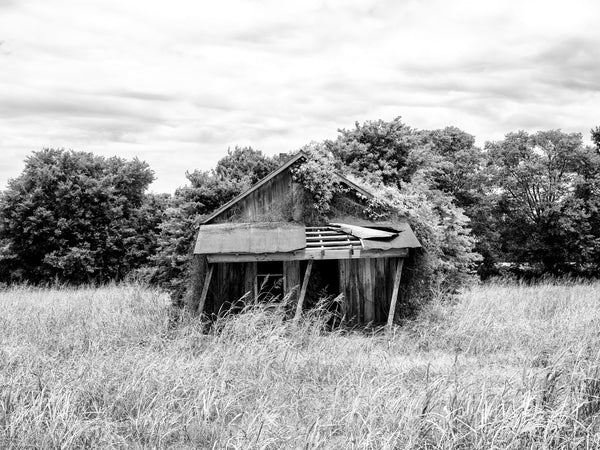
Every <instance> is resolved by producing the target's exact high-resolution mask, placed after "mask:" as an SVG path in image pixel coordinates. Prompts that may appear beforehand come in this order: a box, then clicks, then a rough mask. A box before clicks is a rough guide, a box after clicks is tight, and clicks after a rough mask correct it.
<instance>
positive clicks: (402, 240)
mask: <svg viewBox="0 0 600 450" xmlns="http://www.w3.org/2000/svg"><path fill="white" fill-rule="evenodd" d="M420 246H421V244H420V243H419V241H418V240H417V238H416V236H415V235H414V233H413V232H412V230H411V228H410V226H409V225H408V224H407V223H395V224H389V223H386V224H385V225H381V224H377V223H368V226H367V225H365V224H364V223H363V224H361V225H354V224H346V223H340V222H335V223H330V224H328V225H325V226H320V227H305V226H304V225H301V224H297V223H289V222H258V223H225V224H210V225H201V226H200V231H199V233H198V239H197V241H196V247H195V250H194V253H196V254H201V255H206V256H207V258H208V260H209V262H250V261H285V260H287V261H291V260H308V259H355V258H377V257H392V256H400V257H401V256H406V255H407V254H408V249H409V248H418V247H420Z"/></svg>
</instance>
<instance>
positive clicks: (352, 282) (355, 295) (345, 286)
mask: <svg viewBox="0 0 600 450" xmlns="http://www.w3.org/2000/svg"><path fill="white" fill-rule="evenodd" d="M339 264H340V270H339V275H340V290H341V291H342V293H343V294H344V302H343V314H344V315H345V316H346V320H348V321H350V322H354V323H359V324H367V323H369V322H375V323H382V322H385V321H386V320H387V316H388V312H389V308H390V299H391V296H392V289H393V284H394V273H395V270H396V265H397V264H398V258H366V259H342V260H340V261H339Z"/></svg>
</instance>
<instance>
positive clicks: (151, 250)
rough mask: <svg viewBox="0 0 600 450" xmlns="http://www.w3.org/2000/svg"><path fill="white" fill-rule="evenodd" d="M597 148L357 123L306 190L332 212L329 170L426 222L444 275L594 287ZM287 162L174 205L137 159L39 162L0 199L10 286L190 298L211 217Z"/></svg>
mask: <svg viewBox="0 0 600 450" xmlns="http://www.w3.org/2000/svg"><path fill="white" fill-rule="evenodd" d="M591 139H592V143H593V145H591V146H588V145H584V143H583V137H582V136H581V134H578V133H565V132H562V131H560V130H548V131H538V132H536V133H527V132H525V131H517V132H512V133H508V134H507V135H506V136H505V137H504V139H502V140H499V141H493V142H486V143H485V145H484V146H483V148H480V147H478V146H476V145H475V138H474V137H473V136H472V135H470V134H468V133H466V132H465V131H462V130H460V129H458V128H456V127H446V128H444V129H437V130H419V129H416V128H412V127H410V126H408V125H407V124H405V123H404V122H402V120H401V118H399V117H398V118H395V119H393V120H391V121H383V120H375V121H366V122H364V123H362V124H361V123H358V122H357V123H356V125H355V127H354V128H351V129H341V130H339V132H338V136H337V138H336V139H333V140H326V141H323V142H313V143H311V144H309V145H307V146H306V147H305V148H304V151H305V152H307V153H308V154H311V155H313V156H314V158H317V159H319V158H320V160H318V161H317V162H316V163H313V164H312V165H311V164H310V161H309V162H307V164H306V165H305V166H304V167H303V169H302V170H301V172H299V174H300V175H299V176H301V177H302V179H303V182H304V183H305V185H306V186H307V187H309V188H310V189H309V190H311V192H312V194H313V197H314V198H315V202H316V203H315V204H317V203H319V204H320V205H321V207H323V205H325V203H323V199H326V200H327V199H328V198H330V197H331V196H332V195H333V193H332V192H330V191H328V189H330V188H329V183H327V182H325V179H323V180H320V179H319V170H321V171H323V167H324V164H329V165H330V166H327V167H328V169H327V170H330V169H331V168H334V169H336V170H341V171H343V172H345V173H347V174H350V175H352V176H354V177H355V179H356V180H359V181H360V182H362V183H364V184H365V185H368V186H369V187H370V188H371V189H372V190H374V191H375V192H378V193H379V197H378V198H380V199H381V201H387V202H388V203H390V202H391V203H393V204H395V205H396V206H397V207H398V208H399V209H401V210H404V211H405V212H406V214H407V216H409V218H410V216H415V217H416V216H418V217H419V221H417V222H416V228H417V234H419V231H420V232H421V234H423V235H424V236H422V238H424V239H425V240H427V241H428V242H429V241H431V242H434V241H435V245H434V246H433V244H432V246H431V248H430V249H429V251H430V253H436V252H437V253H438V254H439V265H440V267H441V266H443V265H444V264H445V265H446V266H447V271H451V270H452V269H453V268H455V269H456V267H458V269H456V270H458V271H460V272H461V274H468V273H476V274H477V275H479V276H480V277H481V278H487V277H490V276H494V275H506V274H509V273H510V274H514V275H517V276H527V277H531V276H541V275H546V274H547V275H553V276H562V275H575V276H588V277H589V276H596V274H597V273H598V269H599V268H600V127H598V128H595V129H593V130H591ZM296 151H297V150H296ZM292 153H293V152H292ZM288 156H289V154H288V155H285V154H280V155H277V156H273V157H270V156H267V155H265V154H263V153H262V152H261V151H259V150H255V149H253V148H251V147H236V148H234V149H230V150H228V151H227V154H226V155H225V156H224V157H223V158H222V159H221V160H220V161H219V162H218V163H217V165H216V166H215V167H214V168H213V169H212V170H208V171H201V170H194V171H192V172H187V173H186V174H185V177H186V179H187V182H186V184H185V185H184V186H183V187H181V188H179V189H177V190H176V192H175V193H174V194H173V195H168V194H152V193H148V192H147V190H148V187H149V186H150V184H151V183H152V181H153V180H154V173H153V171H152V170H151V168H150V167H149V166H148V164H146V163H145V162H142V161H140V160H138V159H133V160H125V159H122V158H117V157H113V158H105V157H102V156H97V155H94V154H92V153H87V152H79V151H71V150H69V151H67V150H63V149H44V150H40V151H34V152H33V153H32V154H31V155H30V156H29V157H27V159H26V161H25V168H24V170H23V172H22V173H21V174H20V175H19V176H18V177H16V178H14V179H11V180H10V181H9V183H8V185H7V188H6V189H5V190H4V191H2V192H1V193H0V282H3V283H15V282H29V283H52V282H63V283H103V282H107V281H109V280H122V279H124V278H127V277H130V278H142V279H144V280H147V281H150V282H153V283H156V284H160V285H161V286H163V287H166V288H168V289H170V290H171V291H172V292H177V293H179V294H178V295H182V294H181V293H182V292H184V290H185V284H186V279H187V271H188V261H189V256H190V251H191V247H192V243H193V240H194V237H195V234H196V232H197V229H198V226H199V223H200V221H201V219H202V217H204V216H206V215H207V214H209V213H210V212H212V211H214V210H215V209H216V208H218V207H219V206H221V205H223V204H224V203H226V202H227V201H229V200H230V199H232V198H233V197H234V196H236V195H237V194H239V193H240V192H242V191H243V190H245V189H247V188H248V187H250V186H251V185H252V184H254V183H255V182H257V181H258V180H260V179H261V178H263V177H264V176H266V175H267V174H268V173H269V172H270V171H272V170H273V169H274V168H276V167H277V166H278V165H279V164H280V163H281V162H283V161H284V160H285V159H286V158H287V157H288ZM324 161H327V162H326V163H325V162H324ZM313 162H314V161H313ZM325 175H326V174H325ZM325 206H326V205H325ZM325 209H326V208H325ZM324 212H325V213H326V211H324ZM413 218H414V217H413ZM419 228H422V229H421V230H419ZM427 233H428V234H427ZM425 234H427V235H426V236H425ZM426 248H427V246H426Z"/></svg>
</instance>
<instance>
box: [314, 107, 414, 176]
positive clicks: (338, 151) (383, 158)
mask: <svg viewBox="0 0 600 450" xmlns="http://www.w3.org/2000/svg"><path fill="white" fill-rule="evenodd" d="M338 131H339V133H340V135H339V136H338V138H337V139H336V140H335V141H329V142H326V145H327V148H328V149H329V150H330V151H331V152H332V153H333V155H334V156H335V157H336V158H338V159H339V160H340V161H341V162H342V163H343V164H344V165H345V166H346V167H348V168H349V169H350V170H351V171H352V172H354V173H355V174H357V175H360V176H361V177H363V178H364V179H366V180H368V181H370V182H374V183H378V182H382V183H384V184H386V185H392V184H393V185H398V184H399V183H400V182H401V181H408V179H409V178H410V172H409V171H408V170H407V169H409V166H408V165H407V160H408V158H409V155H410V153H411V152H412V151H413V150H414V149H415V148H417V147H418V145H419V136H418V133H417V132H416V131H415V130H413V129H412V128H410V127H409V126H407V125H405V124H404V123H403V122H402V121H401V118H400V117H396V118H395V119H393V120H392V121H390V122H385V121H383V120H376V121H366V122H365V123H363V124H362V125H360V124H359V123H358V122H356V124H355V128H354V129H352V130H345V129H342V130H338Z"/></svg>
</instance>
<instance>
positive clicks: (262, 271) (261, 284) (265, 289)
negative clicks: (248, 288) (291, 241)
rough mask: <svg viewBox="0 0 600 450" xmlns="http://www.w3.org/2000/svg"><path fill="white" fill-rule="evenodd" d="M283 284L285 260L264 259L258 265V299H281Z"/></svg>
mask: <svg viewBox="0 0 600 450" xmlns="http://www.w3.org/2000/svg"><path fill="white" fill-rule="evenodd" d="M283 284H284V283H283V261H262V262H259V263H258V264H257V265H256V286H257V289H258V300H260V301H275V300H281V299H282V298H283V290H284V287H283Z"/></svg>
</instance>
